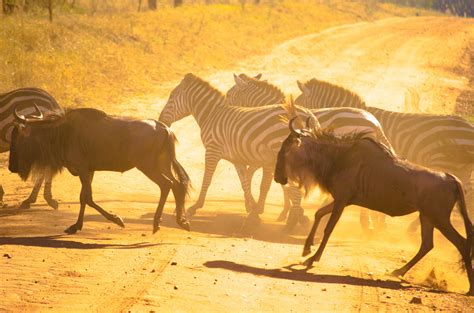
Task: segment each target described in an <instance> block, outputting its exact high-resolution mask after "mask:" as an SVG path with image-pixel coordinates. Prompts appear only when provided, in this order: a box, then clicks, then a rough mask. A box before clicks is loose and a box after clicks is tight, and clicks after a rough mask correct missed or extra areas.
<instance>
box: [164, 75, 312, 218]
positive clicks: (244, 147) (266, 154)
mask: <svg viewBox="0 0 474 313" xmlns="http://www.w3.org/2000/svg"><path fill="white" fill-rule="evenodd" d="M298 112H299V114H301V116H303V117H304V118H306V117H313V115H312V114H311V112H309V111H307V110H305V109H303V108H298ZM188 115H193V117H194V118H195V120H196V122H197V123H198V125H199V127H200V128H201V140H202V142H203V144H204V147H205V148H206V156H205V170H204V178H203V182H202V186H201V192H200V195H199V199H198V201H197V202H196V204H194V205H193V206H192V207H191V208H190V209H189V212H190V214H193V213H195V211H196V210H197V209H199V208H201V207H202V206H203V205H204V201H205V197H206V193H207V189H208V188H209V185H210V183H211V179H212V176H213V174H214V171H215V168H216V166H217V163H218V162H219V160H221V159H225V160H228V161H230V162H231V163H233V164H234V165H235V166H236V169H237V172H238V173H239V171H240V173H239V178H240V179H241V184H242V188H243V189H244V194H245V195H249V194H251V193H250V192H249V190H248V189H247V188H248V186H249V182H248V181H246V180H245V176H246V175H241V173H243V171H245V170H246V166H248V165H250V166H253V167H257V168H259V167H263V177H262V184H261V187H260V196H259V199H258V203H257V208H253V209H252V210H256V211H254V212H256V213H261V212H263V207H264V203H265V198H266V196H267V194H268V190H269V188H270V184H271V182H272V174H273V170H274V166H275V163H276V158H277V154H278V151H279V149H280V146H281V143H282V142H283V140H284V139H285V138H286V137H287V136H288V134H289V130H288V125H287V123H284V122H283V121H282V119H281V117H282V116H285V117H286V116H287V115H288V113H287V112H286V110H285V109H284V108H283V107H282V106H281V105H272V106H267V107H259V108H240V107H232V106H228V105H227V103H226V101H225V97H224V95H223V94H222V93H221V92H220V91H218V90H216V89H214V88H213V87H211V85H210V84H209V83H207V82H205V81H203V80H202V79H200V78H199V77H197V76H195V75H193V74H187V75H186V76H185V77H184V79H183V80H182V81H181V82H180V84H179V85H178V86H177V87H175V89H174V90H173V91H172V92H171V94H170V97H169V99H168V102H167V103H166V105H165V107H164V108H163V110H162V112H161V114H160V117H159V120H160V121H161V122H163V123H165V124H167V125H170V124H171V123H173V122H176V121H178V120H180V119H182V118H184V117H186V116H188ZM316 126H319V125H316ZM242 179H243V181H242ZM298 192H299V190H298ZM249 201H251V200H249V199H246V203H248V202H249ZM293 208H294V209H300V203H299V202H298V200H296V203H293Z"/></svg>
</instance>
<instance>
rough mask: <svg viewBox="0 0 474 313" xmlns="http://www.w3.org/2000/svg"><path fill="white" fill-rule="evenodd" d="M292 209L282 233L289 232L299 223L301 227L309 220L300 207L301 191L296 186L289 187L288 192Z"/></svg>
mask: <svg viewBox="0 0 474 313" xmlns="http://www.w3.org/2000/svg"><path fill="white" fill-rule="evenodd" d="M288 193H289V196H290V200H291V203H292V207H291V209H290V214H289V215H288V220H287V221H286V226H285V228H284V231H291V230H293V228H294V227H295V226H296V224H298V223H300V224H302V225H304V224H307V223H308V222H309V218H308V217H307V216H305V215H304V210H303V208H302V207H301V191H300V190H299V189H298V188H297V187H296V186H290V187H289V190H288Z"/></svg>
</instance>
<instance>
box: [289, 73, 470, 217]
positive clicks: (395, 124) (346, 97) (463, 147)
mask: <svg viewBox="0 0 474 313" xmlns="http://www.w3.org/2000/svg"><path fill="white" fill-rule="evenodd" d="M298 86H299V87H300V89H301V91H302V92H303V93H302V94H301V95H300V96H299V97H298V98H296V100H295V103H296V104H299V105H304V106H306V107H309V108H321V107H340V106H353V107H358V108H363V109H365V110H367V111H369V112H370V113H372V114H373V115H374V116H375V117H376V118H377V119H378V120H379V121H380V124H381V125H382V128H383V130H384V132H385V134H386V135H387V137H388V139H389V141H390V143H391V144H392V146H393V147H394V149H395V151H396V152H397V153H398V154H399V155H401V156H403V157H405V158H407V159H408V160H410V161H411V162H414V163H418V164H420V165H423V166H426V167H430V168H434V169H437V170H441V171H445V172H450V173H452V174H454V175H456V176H457V177H459V178H460V179H461V180H462V182H463V184H464V186H465V190H466V199H468V205H469V207H470V208H471V212H472V211H473V210H474V207H473V205H474V192H473V180H472V178H471V176H472V172H473V171H474V126H473V125H472V124H470V123H469V122H468V121H466V120H465V119H463V118H461V117H457V116H451V115H434V114H420V113H399V112H392V111H387V110H382V109H379V108H375V107H369V106H366V104H365V102H364V100H362V98H361V97H359V96H358V95H357V94H355V93H354V92H352V91H350V90H347V89H345V88H343V87H340V86H337V85H333V84H331V83H328V82H323V81H320V80H317V79H311V80H310V81H308V82H306V83H304V84H303V83H298Z"/></svg>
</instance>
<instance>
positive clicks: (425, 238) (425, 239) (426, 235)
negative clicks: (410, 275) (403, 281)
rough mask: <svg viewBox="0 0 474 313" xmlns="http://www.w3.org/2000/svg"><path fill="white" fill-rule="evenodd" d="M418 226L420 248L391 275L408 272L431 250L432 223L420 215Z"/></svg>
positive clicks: (401, 274)
mask: <svg viewBox="0 0 474 313" xmlns="http://www.w3.org/2000/svg"><path fill="white" fill-rule="evenodd" d="M420 224H421V246H420V249H419V250H418V253H417V254H416V255H415V256H414V257H413V259H411V260H410V261H409V262H408V263H407V264H405V265H404V266H403V267H402V268H399V269H397V270H395V271H393V272H392V275H395V276H403V275H405V273H406V272H408V271H409V270H410V269H411V268H412V267H413V266H414V265H415V264H416V263H417V262H418V261H419V260H421V258H423V257H424V256H425V255H426V254H427V253H428V252H430V251H431V249H433V230H434V225H433V222H432V221H431V220H430V219H429V218H428V217H426V216H425V215H424V214H422V213H420Z"/></svg>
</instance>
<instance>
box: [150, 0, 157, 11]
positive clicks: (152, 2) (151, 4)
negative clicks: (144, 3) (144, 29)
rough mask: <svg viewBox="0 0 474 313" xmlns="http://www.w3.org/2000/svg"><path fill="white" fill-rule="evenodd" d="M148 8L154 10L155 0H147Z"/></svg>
mask: <svg viewBox="0 0 474 313" xmlns="http://www.w3.org/2000/svg"><path fill="white" fill-rule="evenodd" d="M148 8H149V9H150V10H156V0H148Z"/></svg>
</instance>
